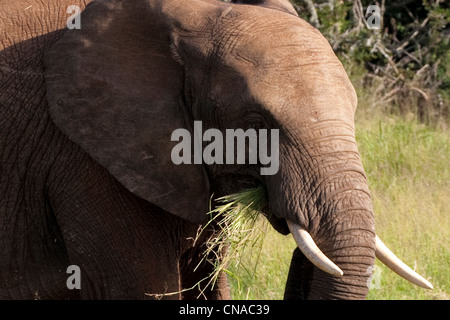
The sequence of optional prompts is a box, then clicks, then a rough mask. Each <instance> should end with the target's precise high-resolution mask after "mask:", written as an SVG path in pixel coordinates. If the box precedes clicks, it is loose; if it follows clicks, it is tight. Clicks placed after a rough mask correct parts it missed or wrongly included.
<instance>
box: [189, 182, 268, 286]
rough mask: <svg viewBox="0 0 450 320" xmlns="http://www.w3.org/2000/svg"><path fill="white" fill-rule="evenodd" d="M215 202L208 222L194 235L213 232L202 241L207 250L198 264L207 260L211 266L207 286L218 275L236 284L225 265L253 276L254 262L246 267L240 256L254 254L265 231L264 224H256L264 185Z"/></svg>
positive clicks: (263, 199) (264, 197) (264, 199)
mask: <svg viewBox="0 0 450 320" xmlns="http://www.w3.org/2000/svg"><path fill="white" fill-rule="evenodd" d="M216 203H217V205H216V207H215V209H213V210H211V211H210V213H209V214H210V220H209V222H208V223H207V224H206V225H205V226H204V227H203V229H202V230H201V232H200V233H199V235H198V237H200V236H201V235H202V233H203V232H204V230H208V229H209V227H210V226H213V228H214V229H215V230H216V232H214V234H213V235H212V236H211V237H210V238H209V239H208V240H207V242H206V247H207V249H206V250H205V252H204V258H203V259H202V261H201V262H200V264H201V263H203V261H205V260H207V261H208V262H210V263H212V264H213V265H214V273H213V274H212V275H211V276H210V278H209V283H212V284H214V283H215V281H216V280H217V277H218V276H219V274H220V273H221V272H226V273H227V274H228V275H229V276H231V277H233V278H234V279H235V280H236V281H237V282H238V283H239V281H240V280H239V277H238V276H237V275H236V273H235V272H232V271H230V269H229V266H231V267H233V268H237V270H241V269H242V268H243V269H244V270H246V273H247V275H252V274H254V267H255V266H256V264H257V261H254V263H252V264H251V265H248V264H245V263H242V257H243V256H244V255H245V254H249V253H250V252H256V254H258V252H260V250H261V246H260V245H261V243H262V240H263V238H264V234H265V232H264V224H262V223H258V222H259V220H260V218H261V217H262V214H261V211H262V209H263V208H265V207H266V206H267V205H268V197H267V192H266V189H265V187H264V186H259V187H256V188H253V189H247V190H243V191H240V192H238V193H234V194H230V195H227V196H224V197H221V198H218V199H217V200H216ZM210 257H213V259H210ZM209 283H208V284H209Z"/></svg>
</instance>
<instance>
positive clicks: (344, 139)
mask: <svg viewBox="0 0 450 320" xmlns="http://www.w3.org/2000/svg"><path fill="white" fill-rule="evenodd" d="M236 2H237V1H236ZM238 2H239V3H240V4H230V3H223V2H218V1H213V0H191V1H188V2H187V1H183V2H182V1H153V0H133V1H121V0H111V1H106V0H104V1H94V2H92V3H91V4H90V5H88V7H87V8H86V10H85V11H84V12H83V13H82V16H81V29H79V30H77V29H74V30H68V31H67V32H66V34H65V35H64V36H63V38H62V39H61V40H60V41H59V42H57V44H56V45H55V46H54V47H53V48H52V50H51V51H50V52H49V53H48V55H47V57H46V65H47V68H46V84H47V97H48V101H49V106H50V114H51V116H52V118H53V120H54V122H55V123H56V125H57V126H58V127H59V128H60V129H61V130H62V131H63V132H64V133H65V134H66V135H67V136H68V137H69V138H70V139H71V140H73V141H74V142H76V143H77V144H79V145H80V146H81V147H82V148H83V149H84V150H85V151H86V152H87V153H89V154H90V155H91V156H92V157H93V158H94V159H95V160H96V161H98V162H99V163H100V164H101V165H103V166H104V167H105V168H107V169H108V171H109V172H110V174H111V175H113V176H114V177H115V178H116V179H117V180H118V181H119V182H120V183H122V184H123V185H124V186H125V187H126V188H127V189H128V190H129V191H130V192H132V193H133V194H135V195H137V196H139V197H141V198H143V199H145V200H147V201H149V202H151V203H153V204H155V205H157V206H159V207H160V208H162V209H163V210H165V211H167V212H169V213H171V214H174V215H177V216H179V217H182V218H184V219H186V220H189V221H192V222H196V223H202V222H205V219H206V218H207V216H206V212H208V203H209V197H210V195H211V194H213V193H214V194H215V195H223V194H226V193H229V192H236V191H239V189H241V188H244V187H251V186H255V185H258V184H263V185H264V186H265V187H266V189H267V193H268V198H269V199H268V200H269V203H270V208H269V209H268V212H267V215H268V216H269V219H270V221H271V223H272V225H273V226H274V227H275V228H276V229H277V230H278V231H279V232H281V233H284V234H287V233H289V232H290V233H292V234H293V236H294V238H295V239H296V242H297V244H298V246H299V250H296V251H295V252H294V255H293V259H292V264H291V268H290V272H289V277H288V282H287V285H286V293H285V297H286V298H311V299H330V298H344V299H350V298H364V297H365V296H366V294H367V290H368V289H367V285H366V282H367V279H368V278H369V276H370V275H371V274H370V273H369V272H368V270H369V269H370V267H371V266H372V265H373V264H374V260H375V255H376V252H377V255H379V256H380V257H384V261H386V263H387V264H388V265H390V266H393V267H394V268H397V267H398V266H400V267H401V268H400V269H398V270H400V271H398V272H399V273H403V275H405V274H406V275H407V276H408V277H409V279H410V280H411V279H412V281H415V282H416V283H419V284H421V285H423V286H426V285H428V284H427V282H426V280H424V279H422V278H420V276H418V275H416V274H414V273H413V271H412V270H410V269H407V268H405V267H404V266H403V265H402V264H401V263H400V262H398V261H396V258H395V257H393V256H392V254H391V253H390V252H389V251H388V249H387V248H383V245H382V244H381V242H380V241H379V240H378V238H377V237H376V235H375V227H374V215H373V210H372V205H371V199H370V193H369V188H368V185H367V179H366V176H365V173H364V170H363V166H362V164H361V159H360V156H359V153H358V149H357V146H356V142H355V129H354V112H355V109H356V105H357V99H356V94H355V91H354V89H353V86H352V85H351V83H350V81H349V79H348V77H347V75H346V73H345V71H344V69H343V67H342V64H341V63H340V62H339V60H338V59H337V57H336V56H335V54H334V53H333V51H332V49H331V47H330V46H329V44H328V42H327V41H326V39H325V38H324V37H323V36H322V35H321V34H320V33H319V32H318V31H317V30H316V29H314V28H313V27H312V26H310V25H309V24H308V23H307V22H305V21H303V20H301V19H300V18H298V16H296V14H295V10H293V8H292V6H291V5H290V3H289V2H288V1H281V0H280V1H277V0H270V1H238ZM245 3H250V4H252V5H246V4H245ZM195 120H197V121H202V123H203V126H204V129H207V128H217V129H219V130H221V131H223V132H225V130H226V129H238V128H242V129H244V130H245V129H248V128H265V129H277V130H279V131H278V132H279V167H278V170H277V172H276V173H275V174H271V175H261V173H260V170H259V169H260V167H261V164H260V163H256V164H240V165H226V164H225V165H220V164H211V165H207V164H205V163H196V164H191V165H176V164H174V163H173V161H172V160H171V150H172V148H173V146H174V143H173V142H172V141H171V134H172V133H173V132H174V131H175V130H176V129H178V128H184V129H186V130H188V131H190V132H193V123H194V121H195ZM319 248H320V249H319Z"/></svg>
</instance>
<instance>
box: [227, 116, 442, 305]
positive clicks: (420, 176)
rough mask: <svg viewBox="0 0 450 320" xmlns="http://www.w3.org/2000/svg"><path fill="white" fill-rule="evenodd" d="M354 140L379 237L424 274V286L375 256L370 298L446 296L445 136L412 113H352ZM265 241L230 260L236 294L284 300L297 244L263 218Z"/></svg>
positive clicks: (231, 277) (232, 281) (234, 296)
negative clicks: (427, 284) (403, 115)
mask: <svg viewBox="0 0 450 320" xmlns="http://www.w3.org/2000/svg"><path fill="white" fill-rule="evenodd" d="M357 142H358V146H359V150H360V153H361V156H362V160H363V164H364V167H365V170H366V174H367V177H368V179H369V183H370V188H371V192H372V199H373V205H374V210H375V221H376V228H377V234H378V235H379V237H380V238H381V239H382V240H383V241H384V242H385V243H386V245H388V247H389V248H391V250H392V251H394V253H396V254H397V256H399V257H400V258H401V259H402V260H403V261H404V262H405V263H406V264H408V265H409V266H411V267H412V268H414V269H415V270H416V271H417V272H418V273H419V274H421V275H422V276H424V277H425V278H427V279H428V280H429V281H430V282H431V283H432V284H433V286H434V290H425V289H421V288H419V287H417V286H414V285H412V284H410V283H409V282H407V281H406V280H404V279H402V278H400V277H399V276H397V275H396V274H394V273H393V272H392V271H390V270H389V269H388V268H386V267H384V265H382V264H381V263H379V262H377V266H378V267H377V269H376V270H377V273H378V276H377V277H375V279H378V281H373V284H374V288H373V289H371V290H370V291H369V296H368V299H449V298H450V288H449V284H450V273H449V264H450V243H449V239H450V237H449V233H450V221H449V219H450V206H449V203H450V192H449V191H450V173H449V159H450V137H449V135H448V133H446V132H442V131H441V130H435V129H432V128H429V127H426V126H424V125H422V124H418V123H416V122H414V120H408V121H407V120H402V119H400V118H395V117H390V116H386V115H380V114H378V115H371V114H370V111H368V110H367V109H364V110H363V111H362V112H361V113H360V114H357ZM259 226H260V227H262V228H263V229H264V230H265V231H266V235H265V237H264V239H263V240H260V241H258V242H256V243H255V244H254V245H253V246H252V247H249V248H246V252H244V253H243V254H241V258H240V260H239V261H232V262H231V264H230V266H229V268H228V269H229V279H230V284H231V287H232V296H233V298H234V299H282V298H283V291H284V284H285V281H286V277H287V273H288V268H289V263H290V259H291V254H292V251H293V249H294V248H295V243H294V241H293V240H292V238H291V237H290V236H286V237H285V236H282V235H279V234H277V233H276V232H275V231H274V230H273V229H272V228H271V227H270V226H268V225H267V223H265V222H263V221H260V222H259Z"/></svg>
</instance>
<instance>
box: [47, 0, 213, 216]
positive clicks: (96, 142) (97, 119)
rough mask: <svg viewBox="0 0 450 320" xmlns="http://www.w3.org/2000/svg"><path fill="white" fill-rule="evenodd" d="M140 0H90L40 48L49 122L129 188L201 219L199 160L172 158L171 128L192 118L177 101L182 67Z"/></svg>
mask: <svg viewBox="0 0 450 320" xmlns="http://www.w3.org/2000/svg"><path fill="white" fill-rule="evenodd" d="M167 23H168V22H167V21H162V18H161V17H160V15H159V14H158V13H155V12H152V10H150V7H149V5H148V3H147V2H146V1H94V2H92V3H91V4H90V5H88V6H87V8H86V9H85V10H84V11H83V12H82V14H81V29H73V30H67V31H66V32H65V34H64V36H63V37H62V38H61V39H60V40H59V41H58V42H57V43H56V44H55V45H54V46H53V47H52V48H51V50H50V51H49V52H48V54H47V55H46V59H45V64H46V71H45V81H46V88H47V99H48V103H49V112H50V115H51V117H52V119H53V121H54V122H55V124H56V125H57V126H58V127H59V128H60V130H61V131H62V132H64V133H65V134H66V135H67V136H68V137H69V139H71V140H72V141H74V142H75V143H77V144H78V145H79V146H81V148H82V149H83V150H84V151H86V152H87V153H88V154H89V155H90V156H91V157H92V158H93V159H95V160H96V161H97V162H98V163H100V164H101V165H102V166H103V167H105V168H106V169H107V170H108V171H109V172H110V174H111V175H113V176H114V177H115V178H116V179H117V180H118V181H119V182H120V183H122V185H124V186H125V187H126V188H127V189H128V190H129V191H130V192H132V193H134V194H135V195H137V196H139V197H141V198H143V199H145V200H147V201H149V202H151V203H153V204H155V205H157V206H159V207H160V208H162V209H163V210H165V211H167V212H170V213H173V214H175V215H178V216H180V217H182V218H184V219H187V220H189V221H193V222H202V221H204V220H205V219H206V217H207V215H206V213H207V212H208V208H209V203H208V201H209V184H208V179H207V175H206V171H205V169H204V167H203V166H202V165H194V164H192V165H185V164H183V165H175V164H174V163H173V162H172V160H171V151H172V148H173V147H174V145H175V144H176V143H177V142H172V141H171V135H172V132H173V131H174V130H175V129H178V128H185V129H187V130H189V131H190V132H191V134H192V125H193V120H192V119H191V117H190V115H189V112H188V110H187V108H186V107H185V106H184V104H183V101H184V99H183V90H184V88H183V86H184V79H183V69H182V67H181V66H180V64H179V63H178V62H177V61H176V60H175V59H174V57H173V55H172V54H171V49H170V46H171V44H170V37H169V34H170V26H168V25H167Z"/></svg>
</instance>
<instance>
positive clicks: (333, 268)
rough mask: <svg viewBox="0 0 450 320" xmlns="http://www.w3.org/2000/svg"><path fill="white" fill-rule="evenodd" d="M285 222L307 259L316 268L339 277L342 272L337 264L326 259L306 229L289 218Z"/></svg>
mask: <svg viewBox="0 0 450 320" xmlns="http://www.w3.org/2000/svg"><path fill="white" fill-rule="evenodd" d="M286 222H287V225H288V227H289V230H290V231H291V233H292V236H293V237H294V239H295V242H296V243H297V246H298V248H299V249H300V251H301V252H303V254H304V255H305V256H306V257H307V258H308V259H309V261H311V262H312V263H313V264H314V265H315V266H316V267H317V268H319V269H321V270H323V271H325V272H327V273H329V274H331V275H333V276H337V277H340V276H342V275H343V274H344V273H343V272H342V270H341V269H340V268H339V267H338V266H337V265H335V264H334V263H333V262H332V261H331V260H330V259H328V258H327V257H326V256H325V255H324V254H323V252H322V251H320V249H319V248H318V247H317V245H316V243H315V242H314V240H313V239H312V238H311V235H310V234H309V233H308V231H306V230H305V229H303V228H302V227H300V226H299V225H298V224H296V223H293V222H291V221H289V220H286Z"/></svg>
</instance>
